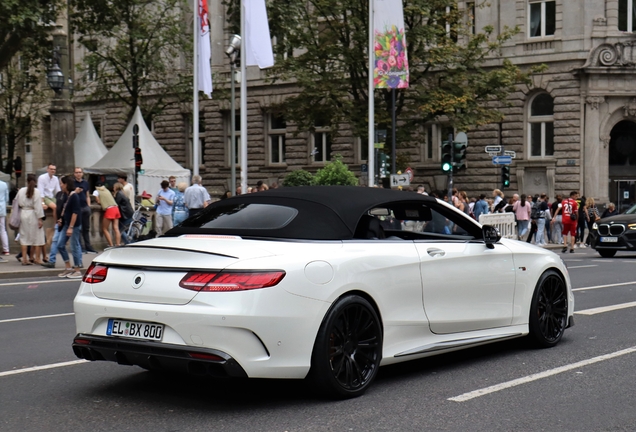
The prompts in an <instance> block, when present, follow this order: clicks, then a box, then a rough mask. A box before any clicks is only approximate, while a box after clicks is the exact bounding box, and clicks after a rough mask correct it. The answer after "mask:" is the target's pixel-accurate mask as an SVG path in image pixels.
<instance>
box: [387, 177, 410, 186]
mask: <svg viewBox="0 0 636 432" xmlns="http://www.w3.org/2000/svg"><path fill="white" fill-rule="evenodd" d="M410 184H411V181H410V180H409V175H408V174H391V187H398V186H408V185H410Z"/></svg>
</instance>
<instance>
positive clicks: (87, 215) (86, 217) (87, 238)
mask: <svg viewBox="0 0 636 432" xmlns="http://www.w3.org/2000/svg"><path fill="white" fill-rule="evenodd" d="M81 238H83V239H84V248H83V249H84V250H85V251H92V250H94V249H93V246H91V208H90V207H89V206H86V207H82V236H81Z"/></svg>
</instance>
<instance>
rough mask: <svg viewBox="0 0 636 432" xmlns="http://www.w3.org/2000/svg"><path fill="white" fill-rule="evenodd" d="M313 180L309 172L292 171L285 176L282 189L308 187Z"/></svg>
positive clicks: (301, 170)
mask: <svg viewBox="0 0 636 432" xmlns="http://www.w3.org/2000/svg"><path fill="white" fill-rule="evenodd" d="M313 180H314V176H313V174H312V173H310V172H309V171H305V170H303V169H299V170H296V171H292V172H290V173H289V174H287V175H286V176H285V179H284V180H283V186H284V187H292V186H310V185H311V184H312V182H313Z"/></svg>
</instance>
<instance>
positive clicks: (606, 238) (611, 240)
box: [601, 237, 618, 243]
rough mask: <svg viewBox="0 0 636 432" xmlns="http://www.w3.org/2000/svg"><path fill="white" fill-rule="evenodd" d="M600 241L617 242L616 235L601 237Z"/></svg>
mask: <svg viewBox="0 0 636 432" xmlns="http://www.w3.org/2000/svg"><path fill="white" fill-rule="evenodd" d="M601 243H618V237H601Z"/></svg>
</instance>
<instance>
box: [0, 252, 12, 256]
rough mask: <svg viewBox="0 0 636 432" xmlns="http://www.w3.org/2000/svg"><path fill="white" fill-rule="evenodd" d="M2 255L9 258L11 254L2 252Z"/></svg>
mask: <svg viewBox="0 0 636 432" xmlns="http://www.w3.org/2000/svg"><path fill="white" fill-rule="evenodd" d="M2 255H4V256H9V255H11V252H2Z"/></svg>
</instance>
